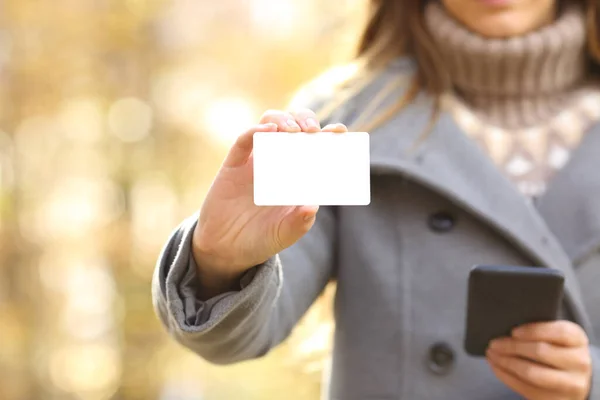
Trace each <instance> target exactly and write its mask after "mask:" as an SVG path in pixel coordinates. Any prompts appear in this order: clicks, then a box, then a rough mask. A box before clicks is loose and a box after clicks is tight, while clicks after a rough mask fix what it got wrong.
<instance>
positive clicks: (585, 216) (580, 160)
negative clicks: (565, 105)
mask: <svg viewBox="0 0 600 400" xmlns="http://www.w3.org/2000/svg"><path fill="white" fill-rule="evenodd" d="M599 167H600V124H595V125H594V126H593V127H592V128H591V129H590V130H589V131H588V132H587V133H586V135H585V136H584V138H583V140H582V143H581V145H580V146H579V147H578V148H577V149H576V150H575V151H574V152H573V154H572V156H571V160H570V161H569V163H568V164H567V165H566V166H565V167H564V168H563V169H562V170H561V171H559V173H558V174H557V175H556V176H555V177H554V179H552V181H551V182H550V185H549V187H548V190H547V191H546V193H545V194H544V196H542V197H541V198H540V199H539V201H538V208H539V210H540V213H541V215H542V216H543V217H544V219H545V220H546V222H547V224H548V226H549V227H550V229H552V231H553V232H554V234H555V235H556V237H557V238H558V240H559V241H560V243H561V244H562V245H563V248H564V249H565V251H566V253H567V254H568V256H569V258H570V259H571V260H572V262H573V264H575V265H577V264H579V263H580V262H581V261H583V260H584V259H585V258H587V257H588V256H590V255H591V254H592V253H593V252H595V251H598V249H600V171H599ZM557 210H560V212H557Z"/></svg>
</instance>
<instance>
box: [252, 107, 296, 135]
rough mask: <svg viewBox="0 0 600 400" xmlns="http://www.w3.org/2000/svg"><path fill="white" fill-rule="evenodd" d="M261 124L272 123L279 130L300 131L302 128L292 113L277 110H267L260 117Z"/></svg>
mask: <svg viewBox="0 0 600 400" xmlns="http://www.w3.org/2000/svg"><path fill="white" fill-rule="evenodd" d="M259 123H261V124H266V123H274V124H276V125H277V127H278V129H279V131H281V132H300V131H302V128H301V127H300V125H299V124H298V122H297V121H296V118H295V117H294V116H293V115H292V113H289V112H286V111H279V110H268V111H267V112H265V113H264V114H263V115H262V117H261V118H260V122H259Z"/></svg>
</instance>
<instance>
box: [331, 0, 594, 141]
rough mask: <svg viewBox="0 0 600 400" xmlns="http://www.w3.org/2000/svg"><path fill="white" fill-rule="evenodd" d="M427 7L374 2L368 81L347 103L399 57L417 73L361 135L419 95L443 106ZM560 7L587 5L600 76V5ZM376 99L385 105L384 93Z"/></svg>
mask: <svg viewBox="0 0 600 400" xmlns="http://www.w3.org/2000/svg"><path fill="white" fill-rule="evenodd" d="M427 1H436V0H371V1H370V4H369V8H370V14H369V18H368V21H367V24H366V28H365V30H364V32H363V34H362V36H361V38H360V41H359V45H358V51H357V54H356V56H357V57H356V58H357V60H359V61H360V63H361V65H362V66H363V74H364V76H363V77H362V78H361V79H360V83H358V84H356V85H353V86H354V90H352V91H351V92H348V93H347V94H346V96H344V97H343V98H344V99H348V97H349V96H351V95H352V94H354V93H356V92H358V91H360V89H361V88H364V86H365V85H367V84H368V82H369V79H372V77H374V76H376V75H377V72H378V71H381V70H382V69H383V68H385V67H386V66H387V65H388V64H389V63H390V62H391V61H392V60H394V59H396V58H398V57H401V56H409V57H411V58H414V60H415V61H416V64H417V70H416V73H415V75H414V76H413V77H412V82H411V85H410V87H409V90H408V91H406V93H405V95H404V96H403V98H402V99H400V100H399V101H398V102H396V104H394V105H392V106H391V107H389V108H388V109H387V110H384V111H383V112H381V113H379V114H378V115H377V117H376V118H371V117H368V116H366V115H365V116H364V117H363V118H359V120H360V121H357V122H363V120H364V119H365V118H368V119H369V122H368V124H366V125H365V124H363V125H361V124H354V127H356V126H357V125H358V126H360V128H359V129H362V130H366V131H369V130H370V129H372V128H374V127H375V126H377V125H379V124H381V123H382V122H384V121H385V120H387V119H388V118H390V117H392V116H393V115H394V114H395V113H397V112H398V111H399V110H400V109H402V108H403V107H404V106H405V105H406V104H408V103H409V102H411V101H412V100H413V99H414V96H416V94H417V93H418V92H419V91H421V90H426V91H427V92H428V93H430V94H432V95H433V96H435V98H436V99H438V100H439V95H440V94H442V93H443V92H444V91H445V90H446V89H448V88H449V87H450V85H451V82H450V77H449V76H448V73H447V71H446V70H445V69H444V68H443V65H444V64H443V62H441V61H440V56H439V54H438V51H437V48H436V46H435V44H434V42H433V40H432V38H431V36H430V35H429V33H428V31H427V28H426V26H425V21H424V7H425V4H426V2H427ZM559 1H560V3H564V2H566V1H584V2H585V6H586V16H587V21H586V23H587V38H588V40H587V43H588V55H589V61H590V64H591V65H592V66H593V69H594V70H598V64H599V63H600V0H559ZM559 5H560V4H559ZM398 82H399V81H396V82H394V83H392V84H391V86H397V84H398ZM386 92H387V91H386ZM376 97H377V99H379V100H381V101H382V99H381V98H382V97H383V96H382V93H380V95H379V96H376ZM343 101H344V100H342V98H340V99H339V100H338V101H337V102H336V103H335V104H332V105H331V107H328V111H330V110H331V109H332V108H333V107H335V106H336V105H338V106H339V105H340V103H343ZM375 103H377V102H376V101H373V102H372V107H370V109H373V108H375V106H376V104H375ZM438 110H439V107H435V110H434V113H435V114H437V113H438ZM363 114H366V113H363ZM354 127H353V128H354Z"/></svg>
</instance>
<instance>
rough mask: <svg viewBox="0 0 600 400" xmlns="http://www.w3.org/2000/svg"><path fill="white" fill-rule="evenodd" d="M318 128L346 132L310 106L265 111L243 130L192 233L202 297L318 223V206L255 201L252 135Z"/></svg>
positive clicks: (231, 285) (225, 287)
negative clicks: (268, 204) (326, 121)
mask: <svg viewBox="0 0 600 400" xmlns="http://www.w3.org/2000/svg"><path fill="white" fill-rule="evenodd" d="M319 131H329V132H339V133H343V132H347V128H346V126H344V125H343V124H332V125H327V126H326V127H324V128H322V129H321V126H320V123H319V121H318V120H317V117H316V115H315V113H314V112H313V111H311V110H300V111H297V112H284V111H276V110H273V111H267V112H266V113H265V114H263V116H262V118H261V120H260V122H259V125H256V126H253V127H252V128H250V129H249V130H247V131H246V132H245V133H243V134H242V135H241V136H240V137H239V138H238V139H237V141H236V143H235V144H234V145H233V146H232V148H231V149H230V151H229V153H228V155H227V157H226V159H225V161H224V163H223V165H222V166H221V169H220V170H219V172H218V174H217V176H216V178H215V179H214V181H213V183H212V186H211V187H210V189H209V191H208V194H207V196H206V198H205V200H204V203H203V205H202V208H201V209H200V218H199V220H198V224H197V225H196V229H195V231H194V238H193V254H194V259H195V261H196V264H197V265H198V268H199V276H200V280H201V282H202V287H203V291H204V293H202V297H205V298H210V297H213V296H214V295H217V294H219V293H222V292H225V291H228V290H232V289H234V288H235V286H236V284H237V283H238V281H239V278H240V277H241V275H242V274H243V273H244V272H245V271H246V270H248V269H250V268H252V267H253V266H256V265H258V264H261V263H263V262H265V261H266V260H268V259H269V258H270V257H272V256H274V255H276V254H277V253H279V252H280V251H281V250H283V249H285V248H287V247H289V246H291V245H292V244H294V243H295V242H296V241H298V239H300V238H301V237H302V236H303V235H304V234H305V233H306V232H308V230H309V229H310V228H311V227H312V225H313V224H314V221H315V216H316V214H317V211H318V207H316V206H312V207H311V206H298V207H259V206H256V205H255V204H254V188H253V186H254V184H253V161H252V146H253V135H254V133H255V132H308V133H314V132H319ZM307 159H308V158H307ZM273 190H277V188H273Z"/></svg>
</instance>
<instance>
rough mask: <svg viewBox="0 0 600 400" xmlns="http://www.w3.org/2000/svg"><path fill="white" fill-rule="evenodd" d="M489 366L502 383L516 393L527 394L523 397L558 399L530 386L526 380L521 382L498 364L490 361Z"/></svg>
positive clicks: (530, 399)
mask: <svg viewBox="0 0 600 400" xmlns="http://www.w3.org/2000/svg"><path fill="white" fill-rule="evenodd" d="M490 367H491V369H492V372H493V373H494V375H496V377H497V378H498V379H499V380H500V381H501V382H502V383H504V384H505V385H506V386H508V387H509V388H511V389H512V390H513V391H515V392H516V393H519V394H521V395H522V396H527V397H525V398H527V399H529V400H552V399H553V398H554V399H558V397H550V396H551V394H550V393H548V391H546V390H543V389H540V388H537V387H535V386H531V385H529V384H527V383H526V382H523V381H522V380H521V379H519V378H517V377H516V376H514V375H513V374H511V373H509V372H507V371H506V370H504V369H502V368H500V367H499V366H497V365H495V364H492V363H491V362H490Z"/></svg>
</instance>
